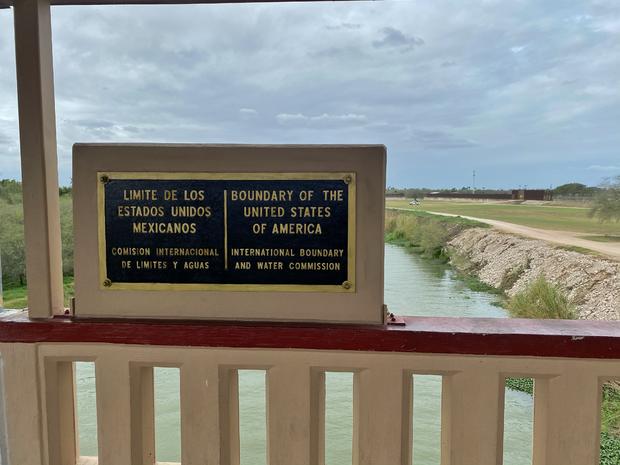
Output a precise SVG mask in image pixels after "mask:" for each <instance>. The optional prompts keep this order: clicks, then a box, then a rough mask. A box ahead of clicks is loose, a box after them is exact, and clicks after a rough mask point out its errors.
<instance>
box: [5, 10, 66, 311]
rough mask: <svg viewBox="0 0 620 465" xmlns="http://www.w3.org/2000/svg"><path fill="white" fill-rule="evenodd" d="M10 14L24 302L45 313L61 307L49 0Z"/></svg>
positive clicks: (60, 260) (61, 292)
mask: <svg viewBox="0 0 620 465" xmlns="http://www.w3.org/2000/svg"><path fill="white" fill-rule="evenodd" d="M14 16H15V58H16V66H17V96H18V103H19V133H20V144H21V163H22V183H23V190H24V232H25V239H26V241H25V242H26V276H27V278H28V308H29V315H30V317H31V318H47V317H50V316H51V315H53V314H57V313H58V314H59V313H62V312H63V310H64V302H63V287H62V255H61V241H60V207H59V199H58V197H59V195H58V161H57V158H56V114H55V109H54V73H53V67H52V29H51V12H50V1H49V0H20V1H18V2H15V6H14Z"/></svg>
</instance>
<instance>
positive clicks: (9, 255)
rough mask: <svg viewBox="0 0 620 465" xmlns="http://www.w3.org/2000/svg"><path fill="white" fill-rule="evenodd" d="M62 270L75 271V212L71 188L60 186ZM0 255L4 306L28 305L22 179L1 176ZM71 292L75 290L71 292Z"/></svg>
mask: <svg viewBox="0 0 620 465" xmlns="http://www.w3.org/2000/svg"><path fill="white" fill-rule="evenodd" d="M59 194H60V215H61V236H62V247H63V273H64V275H65V276H67V277H69V279H71V280H72V278H71V276H72V275H73V218H72V215H73V212H72V197H71V189H70V188H67V187H64V188H61V189H60V192H59ZM0 225H1V227H0V256H1V258H2V284H3V288H4V306H5V307H7V308H11V307H13V308H20V307H25V306H26V255H25V250H24V214H23V209H22V187H21V183H19V182H17V181H13V180H8V179H5V180H0ZM71 295H72V293H71Z"/></svg>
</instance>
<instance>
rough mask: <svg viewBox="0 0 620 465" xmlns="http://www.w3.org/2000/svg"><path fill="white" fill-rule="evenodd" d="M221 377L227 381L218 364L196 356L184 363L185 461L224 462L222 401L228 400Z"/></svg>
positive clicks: (202, 464) (200, 463)
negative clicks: (221, 374)
mask: <svg viewBox="0 0 620 465" xmlns="http://www.w3.org/2000/svg"><path fill="white" fill-rule="evenodd" d="M224 378H226V376H224ZM220 381H222V382H223V383H227V380H226V379H224V380H220V373H219V370H218V367H217V365H215V364H213V363H211V362H209V361H207V360H202V359H192V361H191V362H186V363H183V365H181V454H182V463H183V465H218V464H220V402H221V401H223V402H224V403H227V399H226V398H224V399H222V398H221V397H220V388H219V384H220ZM237 443H238V442H237ZM224 455H226V454H224ZM221 463H222V465H224V464H226V465H229V463H230V462H224V461H222V462H221Z"/></svg>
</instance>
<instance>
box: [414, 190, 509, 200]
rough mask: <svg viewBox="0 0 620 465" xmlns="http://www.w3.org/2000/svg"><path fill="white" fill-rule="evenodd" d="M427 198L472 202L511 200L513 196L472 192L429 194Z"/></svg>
mask: <svg viewBox="0 0 620 465" xmlns="http://www.w3.org/2000/svg"><path fill="white" fill-rule="evenodd" d="M424 197H425V198H431V199H471V200H510V199H512V195H511V194H509V193H484V192H481V193H478V194H472V193H471V192H428V193H426V194H424Z"/></svg>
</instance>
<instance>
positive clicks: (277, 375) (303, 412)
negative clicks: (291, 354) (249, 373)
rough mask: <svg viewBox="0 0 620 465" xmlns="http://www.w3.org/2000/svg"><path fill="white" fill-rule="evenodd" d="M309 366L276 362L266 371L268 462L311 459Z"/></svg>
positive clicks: (303, 463) (292, 464) (304, 464)
mask: <svg viewBox="0 0 620 465" xmlns="http://www.w3.org/2000/svg"><path fill="white" fill-rule="evenodd" d="M310 381H311V380H310V368H309V367H308V366H305V365H299V364H286V365H276V366H274V367H271V368H269V370H268V371H267V457H268V463H269V465H308V464H309V463H310V422H311V420H310V418H311V409H310V404H311V397H310V384H311V382H310Z"/></svg>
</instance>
